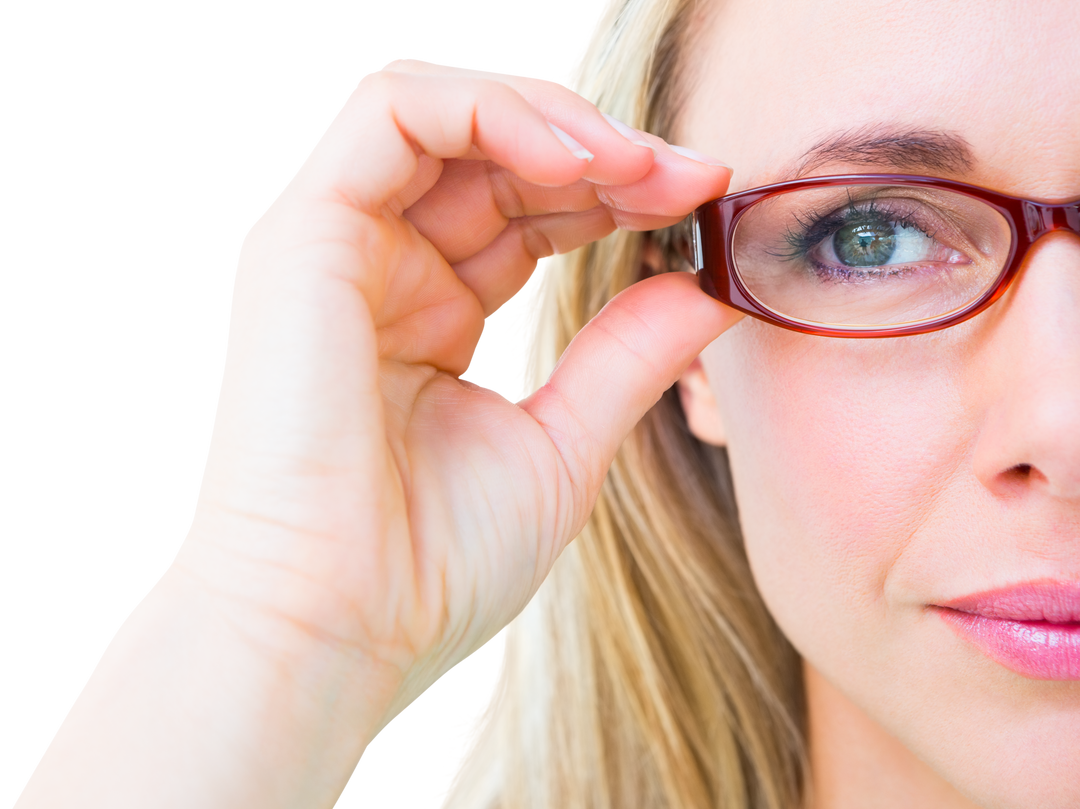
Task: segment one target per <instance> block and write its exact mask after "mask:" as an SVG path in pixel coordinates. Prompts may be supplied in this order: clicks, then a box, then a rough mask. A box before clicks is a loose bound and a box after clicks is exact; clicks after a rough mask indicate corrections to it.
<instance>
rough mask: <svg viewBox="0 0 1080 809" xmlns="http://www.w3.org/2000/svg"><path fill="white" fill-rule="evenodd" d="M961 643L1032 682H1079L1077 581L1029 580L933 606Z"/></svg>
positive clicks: (1079, 595)
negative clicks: (970, 645) (963, 642)
mask: <svg viewBox="0 0 1080 809" xmlns="http://www.w3.org/2000/svg"><path fill="white" fill-rule="evenodd" d="M936 606H937V607H939V609H938V612H939V613H940V615H941V617H942V618H944V619H945V622H946V623H947V624H948V625H949V626H950V627H952V628H953V630H954V631H956V633H957V634H959V635H960V637H962V638H963V639H964V640H966V641H968V642H969V643H971V644H973V645H974V646H976V647H977V648H978V649H979V650H980V651H982V653H983V654H985V655H987V656H988V657H990V658H991V659H993V660H996V661H997V662H998V663H1000V664H1001V665H1003V666H1005V668H1007V669H1010V670H1012V671H1015V672H1016V673H1017V674H1021V675H1023V676H1024V677H1030V678H1032V679H1034V680H1080V582H1057V581H1033V582H1027V583H1026V584H1020V585H1017V586H1014V587H1003V588H1001V589H999V590H989V591H987V592H985V593H976V594H974V595H969V596H963V597H961V598H957V599H954V600H952V601H947V602H945V603H944V604H938V605H936Z"/></svg>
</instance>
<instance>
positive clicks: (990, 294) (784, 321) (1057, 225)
mask: <svg viewBox="0 0 1080 809" xmlns="http://www.w3.org/2000/svg"><path fill="white" fill-rule="evenodd" d="M838 185H907V186H924V187H925V186H930V187H933V188H940V189H943V190H945V191H953V192H955V193H958V194H964V195H966V196H968V197H973V198H975V199H978V200H981V201H982V202H985V203H986V204H987V205H989V206H990V207H991V208H993V209H995V210H996V211H997V212H998V213H1000V214H1001V215H1002V217H1004V219H1005V221H1006V223H1007V224H1008V226H1009V229H1010V231H1011V239H1010V243H1009V255H1008V258H1007V259H1006V262H1005V267H1004V269H1003V271H1002V273H1001V275H1000V276H998V279H997V281H996V282H995V283H994V284H993V285H992V286H991V287H990V288H989V289H987V291H986V292H985V293H983V294H982V295H981V296H980V297H979V298H977V299H976V300H974V301H972V302H971V303H970V304H968V305H967V306H965V307H964V308H963V309H960V310H958V311H955V312H951V313H949V314H947V315H944V316H942V317H940V318H935V319H933V320H927V321H924V322H921V323H914V324H902V325H898V326H890V327H888V328H858V327H854V328H838V327H835V326H815V325H811V324H808V323H806V322H804V321H800V320H792V319H790V318H787V317H784V316H783V315H780V314H778V313H776V312H773V311H772V310H770V309H767V308H766V307H764V306H763V305H762V304H760V303H758V302H757V301H756V300H754V296H753V295H751V294H750V293H749V291H748V290H747V289H746V288H745V287H744V286H743V284H742V280H741V279H740V278H739V277H738V274H737V273H736V272H734V271H733V268H734V266H735V261H734V255H733V252H732V244H731V242H732V235H733V234H734V232H735V226H736V225H737V224H738V222H739V220H740V219H741V218H742V216H743V215H744V214H745V213H746V212H747V210H749V209H750V208H751V207H752V206H753V205H755V204H757V203H758V202H761V201H762V200H763V199H767V198H769V197H773V196H776V195H777V194H783V193H786V192H788V191H797V190H802V189H807V188H825V187H828V186H838ZM1056 230H1070V231H1072V232H1073V233H1075V234H1076V235H1078V236H1080V197H1078V198H1077V199H1074V200H1070V201H1066V202H1042V201H1039V200H1032V199H1025V198H1023V197H1014V196H1011V195H1009V194H1000V193H998V192H996V191H991V190H989V189H986V188H980V187H979V186H977V185H969V184H968V183H960V182H955V181H953V180H943V179H941V178H939V177H922V176H918V175H910V174H844V175H835V176H830V177H811V178H808V179H805V180H791V181H788V182H784V183H775V184H773V185H764V186H761V187H760V188H751V189H750V190H748V191H741V192H739V193H738V194H731V195H729V196H726V197H720V198H719V199H714V200H711V201H710V202H706V203H705V204H704V205H701V206H700V207H699V208H698V209H697V210H696V211H694V213H693V215H692V220H691V244H692V251H693V252H692V259H691V260H692V261H693V265H694V269H695V270H696V271H697V275H698V281H699V283H700V284H701V288H702V289H703V290H704V291H705V292H707V293H708V294H709V295H711V296H712V297H714V298H716V299H717V300H719V301H720V302H721V303H724V304H726V305H727V306H730V307H732V308H734V309H738V310H739V311H740V312H744V313H746V314H748V315H750V316H751V317H756V318H758V319H760V320H764V321H765V322H767V323H772V324H773V325H774V326H780V327H781V328H785V329H791V330H792V331H797V332H802V333H803V334H815V335H820V336H824V337H855V338H859V337H903V336H905V335H910V334H926V333H927V332H932V331H938V330H939V329H946V328H948V327H949V326H955V325H956V324H957V323H962V322H963V321H965V320H969V319H970V318H973V317H975V315H977V314H979V313H980V312H982V311H983V310H984V309H986V308H987V307H988V306H990V305H991V304H993V303H994V301H996V300H997V299H998V298H1000V297H1001V296H1002V295H1004V294H1005V290H1007V289H1008V288H1009V285H1010V284H1011V283H1012V282H1013V279H1015V278H1016V275H1017V273H1018V272H1019V271H1020V267H1021V265H1022V264H1023V263H1024V258H1025V257H1026V256H1027V252H1028V250H1029V249H1030V248H1031V246H1032V245H1033V244H1034V243H1035V242H1036V241H1038V240H1039V239H1040V238H1042V237H1043V236H1045V235H1046V234H1047V233H1051V232H1053V231H1056Z"/></svg>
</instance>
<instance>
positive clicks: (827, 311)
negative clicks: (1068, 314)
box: [692, 174, 1080, 337]
mask: <svg viewBox="0 0 1080 809" xmlns="http://www.w3.org/2000/svg"><path fill="white" fill-rule="evenodd" d="M1061 229H1067V230H1071V231H1072V232H1073V233H1076V234H1078V235H1080V201H1071V202H1065V203H1044V202H1037V201H1034V200H1028V199H1023V198H1020V197H1013V196H1009V195H1007V194H999V193H997V192H994V191H989V190H987V189H985V188H979V187H978V186H974V185H968V184H966V183H959V182H953V181H951V180H943V179H940V178H936V177H919V176H909V175H898V174H853V175H843V176H835V177H817V178H812V179H807V180H794V181H791V182H784V183H777V184H775V185H767V186H762V187H760V188H754V189H751V190H749V191H743V192H741V193H738V194H731V195H730V196H726V197H722V198H720V199H715V200H712V201H711V202H707V203H705V204H704V205H702V206H701V207H699V208H698V209H697V210H696V211H695V212H694V215H693V228H692V240H693V261H694V268H695V269H696V270H697V272H698V277H699V279H700V281H701V286H702V289H704V290H705V291H706V292H708V293H709V294H710V295H712V296H713V297H714V298H717V299H718V300H720V301H721V302H723V303H725V304H727V305H728V306H731V307H733V308H735V309H738V310H739V311H742V312H745V313H746V314H748V315H751V316H753V317H756V318H759V319H761V320H764V321H766V322H769V323H772V324H774V325H777V326H782V327H784V328H787V329H793V330H795V331H800V332H803V333H806V334H816V335H822V336H827V337H899V336H902V335H909V334H923V333H925V332H931V331H937V330H938V329H944V328H947V327H949V326H954V325H956V324H957V323H962V322H963V321H965V320H968V319H970V318H972V317H974V316H975V315H977V314H979V312H981V311H983V310H984V309H986V308H987V307H988V306H990V305H991V304H992V303H993V302H994V301H996V300H997V299H998V298H1000V297H1001V296H1002V295H1003V294H1004V293H1005V290H1006V289H1008V286H1009V284H1010V283H1011V282H1012V280H1013V279H1014V278H1015V277H1016V274H1017V272H1018V271H1019V268H1020V265H1021V264H1022V263H1023V261H1024V257H1025V256H1026V255H1027V251H1028V249H1029V248H1030V247H1031V245H1032V244H1034V243H1035V241H1037V240H1038V239H1039V238H1041V237H1042V236H1044V235H1046V234H1047V233H1050V232H1052V231H1054V230H1061Z"/></svg>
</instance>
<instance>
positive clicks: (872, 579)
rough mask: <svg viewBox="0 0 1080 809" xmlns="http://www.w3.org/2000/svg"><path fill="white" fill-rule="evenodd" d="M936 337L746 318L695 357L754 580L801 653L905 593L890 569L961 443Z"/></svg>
mask: <svg viewBox="0 0 1080 809" xmlns="http://www.w3.org/2000/svg"><path fill="white" fill-rule="evenodd" d="M942 339H943V338H942V337H941V336H940V333H939V334H938V335H926V336H923V337H917V338H906V339H904V340H890V341H882V340H836V339H829V338H816V337H808V336H804V335H799V334H795V333H791V332H786V331H783V330H780V329H776V328H772V327H769V326H765V325H763V324H760V323H757V322H753V321H750V320H749V319H748V320H746V321H743V322H742V323H740V324H739V326H737V327H736V328H735V329H733V330H732V331H731V332H729V333H728V334H727V335H725V336H724V337H722V338H721V339H720V340H718V341H717V342H716V343H715V344H714V345H713V346H712V347H710V349H709V352H708V353H707V355H706V356H705V358H704V359H705V362H706V368H707V371H708V373H709V378H710V380H717V381H719V384H714V388H715V392H716V395H717V399H718V401H719V404H720V409H721V412H722V414H723V418H724V420H725V427H726V429H727V432H728V436H729V457H730V458H731V464H732V472H733V475H734V478H735V486H736V491H737V494H738V502H739V508H740V518H741V521H742V525H743V530H744V533H745V536H746V543H747V552H748V554H749V556H750V562H751V565H752V567H753V571H754V576H755V580H756V581H757V583H758V586H759V588H760V589H761V591H762V594H763V596H764V598H765V600H766V603H767V604H768V605H769V607H770V609H771V610H772V612H773V614H774V616H775V617H776V619H777V621H778V622H779V624H780V626H781V627H782V628H783V629H784V630H785V632H786V633H787V634H788V636H789V638H791V640H792V642H793V643H794V644H795V646H796V648H798V649H799V651H800V652H802V653H803V654H804V656H806V657H807V658H809V659H810V660H811V661H812V662H816V660H815V658H817V657H818V656H819V655H820V654H822V653H823V652H825V651H826V650H828V654H829V655H831V656H832V658H833V664H834V665H835V664H836V662H837V660H836V656H835V651H836V644H837V642H838V641H841V640H842V639H843V638H844V637H850V635H851V634H852V633H860V634H867V633H868V634H875V633H880V630H881V621H880V619H881V616H882V611H883V610H885V611H888V610H892V609H898V608H903V607H904V606H910V607H914V606H915V605H914V603H913V602H914V600H915V598H914V594H907V593H903V592H899V593H897V592H892V591H890V590H889V587H888V585H889V574H890V571H892V570H893V569H894V566H895V565H896V564H897V562H898V560H899V559H901V557H902V556H903V555H904V553H905V550H906V549H907V548H908V545H909V543H910V541H911V539H912V537H914V536H915V535H916V534H917V533H918V532H919V531H920V528H921V527H922V526H923V525H924V524H925V522H926V521H927V520H928V519H929V518H930V516H931V514H932V513H933V512H934V509H935V499H936V498H935V493H940V492H942V491H943V490H945V489H946V488H947V481H948V479H949V478H951V477H952V476H953V475H954V473H955V470H956V467H957V459H958V458H962V457H963V456H964V454H965V453H964V450H963V447H962V446H958V445H959V444H962V443H963V441H964V438H963V436H964V434H965V431H964V430H962V429H958V426H959V425H958V421H959V420H960V415H959V414H960V412H961V408H960V407H959V405H958V397H957V395H956V391H955V390H954V380H955V378H956V377H955V369H954V368H953V367H952V366H951V365H950V362H951V360H949V359H946V358H949V357H951V356H954V355H955V352H951V351H947V350H941V346H940V343H941V342H942ZM936 358H941V359H936ZM887 593H888V595H889V598H888V599H887V598H886V594H887ZM908 602H912V603H908ZM919 606H921V605H919ZM857 646H858V647H859V648H862V649H865V648H866V646H865V644H858V645H857ZM848 647H849V648H850V647H851V644H848Z"/></svg>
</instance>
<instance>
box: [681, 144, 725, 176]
mask: <svg viewBox="0 0 1080 809" xmlns="http://www.w3.org/2000/svg"><path fill="white" fill-rule="evenodd" d="M668 145H669V146H671V144H668ZM671 151H673V152H675V154H681V155H682V156H683V157H688V158H690V159H691V160H696V161H697V162H698V163H704V164H705V165H706V166H719V167H720V168H724V169H727V170H728V171H730V170H731V166H729V165H728V164H727V163H721V162H720V161H719V160H717V159H716V158H715V157H709V156H708V155H703V154H702V153H701V152H695V151H694V150H693V149H687V148H686V147H685V146H671Z"/></svg>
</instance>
